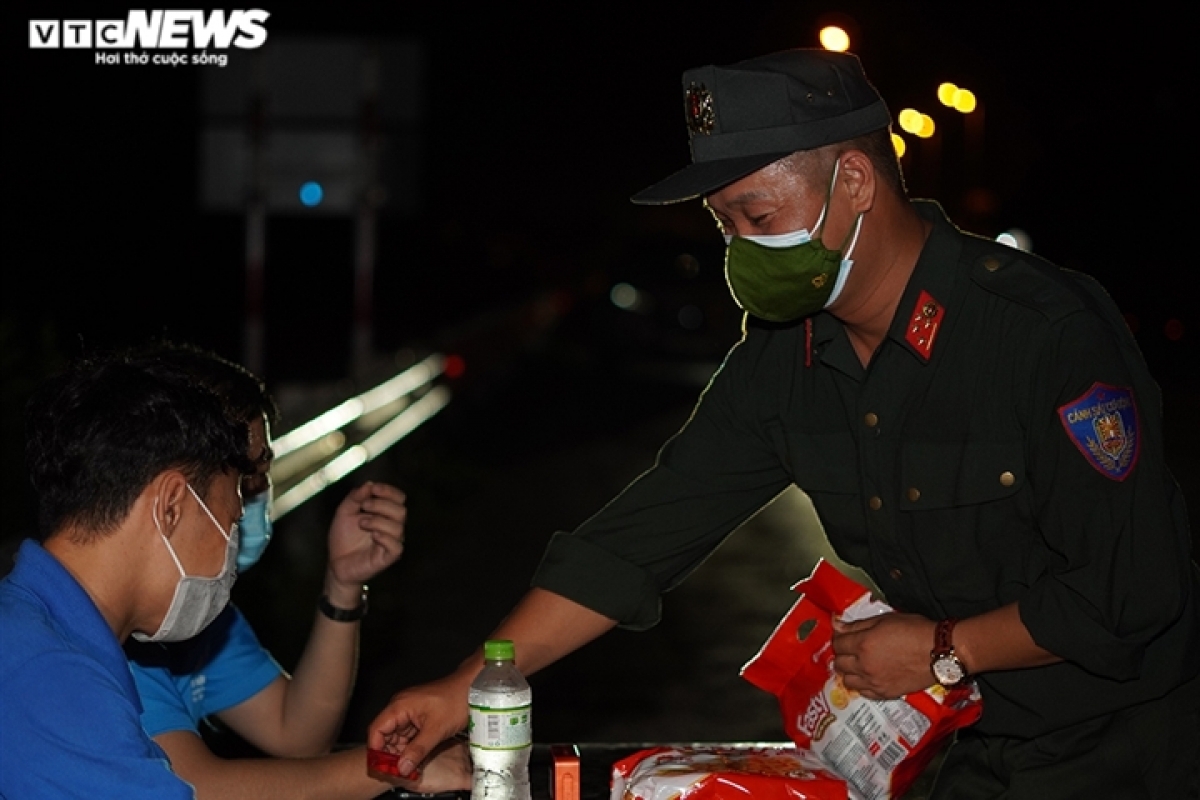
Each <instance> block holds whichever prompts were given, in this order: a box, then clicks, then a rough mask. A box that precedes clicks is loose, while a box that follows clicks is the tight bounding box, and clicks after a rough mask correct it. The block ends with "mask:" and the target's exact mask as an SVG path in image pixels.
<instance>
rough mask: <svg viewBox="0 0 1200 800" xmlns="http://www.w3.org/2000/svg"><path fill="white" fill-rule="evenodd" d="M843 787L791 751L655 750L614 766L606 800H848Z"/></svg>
mask: <svg viewBox="0 0 1200 800" xmlns="http://www.w3.org/2000/svg"><path fill="white" fill-rule="evenodd" d="M848 796H849V795H848V794H847V790H846V782H845V781H844V780H842V779H841V778H838V777H837V776H835V775H831V774H830V773H829V772H828V771H827V770H826V769H825V768H824V766H823V765H822V764H821V762H820V761H818V760H817V759H816V758H814V757H813V755H812V753H808V752H806V751H804V750H800V749H798V748H795V747H791V746H788V747H770V746H720V745H713V746H691V747H654V748H651V749H649V750H642V751H640V752H637V753H634V754H633V755H631V756H628V757H626V758H623V759H621V760H620V761H618V762H617V763H616V764H614V765H613V775H612V792H611V794H610V800H746V798H748V797H749V798H754V800H847V798H848Z"/></svg>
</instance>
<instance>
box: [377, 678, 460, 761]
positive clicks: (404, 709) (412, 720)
mask: <svg viewBox="0 0 1200 800" xmlns="http://www.w3.org/2000/svg"><path fill="white" fill-rule="evenodd" d="M469 682H470V679H469V678H465V679H464V678H460V677H459V676H458V673H455V674H453V675H450V676H449V677H446V678H442V679H441V680H437V681H433V682H432V683H427V684H424V685H422V686H415V687H413V688H411V689H405V690H404V691H402V692H398V693H397V694H396V695H394V696H393V697H392V700H391V702H390V703H388V705H387V707H386V708H385V709H383V711H381V712H380V713H379V715H378V716H377V717H375V720H374V721H373V722H372V723H371V725H370V727H369V728H368V729H367V746H368V747H371V748H373V749H375V750H385V751H387V752H389V753H394V754H396V755H398V756H400V764H399V769H400V773H401V774H402V775H407V774H409V773H410V772H412V770H413V767H414V766H415V765H417V764H420V763H421V762H423V761H425V759H426V757H428V756H429V755H430V754H431V753H435V751H436V750H437V747H438V745H440V744H441V743H442V742H444V741H445V740H447V739H449V738H450V737H451V736H453V735H454V734H455V733H457V732H458V731H460V730H462V729H463V728H464V727H466V724H467V688H468V685H469ZM435 760H436V759H435ZM433 763H434V762H432V761H431V762H430V764H431V765H432V764H433ZM439 770H440V768H439Z"/></svg>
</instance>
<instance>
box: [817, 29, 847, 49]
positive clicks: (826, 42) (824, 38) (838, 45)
mask: <svg viewBox="0 0 1200 800" xmlns="http://www.w3.org/2000/svg"><path fill="white" fill-rule="evenodd" d="M820 39H821V46H822V47H824V48H825V49H826V50H832V51H834V52H835V53H844V52H846V51H847V50H849V49H850V35H849V34H848V33H846V31H845V30H843V29H842V28H839V27H838V26H837V25H826V26H825V27H824V28H821V33H820Z"/></svg>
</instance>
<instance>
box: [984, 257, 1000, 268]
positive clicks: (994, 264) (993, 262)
mask: <svg viewBox="0 0 1200 800" xmlns="http://www.w3.org/2000/svg"><path fill="white" fill-rule="evenodd" d="M983 268H984V269H986V270H987V271H988V272H995V271H996V270H998V269H1000V259H998V258H996V257H995V256H988V257H987V258H985V259H984V260H983Z"/></svg>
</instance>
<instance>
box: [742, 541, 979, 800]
mask: <svg viewBox="0 0 1200 800" xmlns="http://www.w3.org/2000/svg"><path fill="white" fill-rule="evenodd" d="M793 590H794V591H797V592H799V593H800V594H801V597H800V599H799V600H798V601H797V602H796V604H795V605H794V606H792V608H791V610H790V611H788V613H787V616H785V617H784V618H783V621H782V622H780V623H779V626H778V627H777V628H776V629H775V632H774V633H772V634H771V637H770V638H769V639H768V640H767V642H766V644H764V645H763V648H762V650H760V651H759V653H758V655H756V656H755V657H754V658H753V659H751V660H750V661H749V663H747V664H746V666H744V667H743V668H742V677H743V678H745V679H746V680H748V681H750V683H752V684H754V685H755V686H757V687H759V688H760V689H764V690H766V691H768V692H770V693H771V694H773V695H775V696H776V697H778V698H779V707H780V710H781V711H782V712H783V724H784V729H785V730H786V731H787V734H788V736H789V737H790V738H791V739H792V741H794V742H795V743H796V744H797V746H799V747H800V748H801V749H803V750H810V751H811V752H812V754H813V755H815V756H816V757H817V758H818V759H820V762H821V763H822V764H823V765H824V766H825V767H826V768H827V769H829V770H830V771H832V772H834V773H835V774H837V775H839V776H840V777H842V778H844V779H845V780H846V782H847V783H848V784H849V789H850V797H851V798H853V799H854V800H882V798H891V797H898V796H900V795H902V794H903V793H904V792H905V791H906V790H907V789H908V788H909V786H911V785H912V782H913V781H914V780H916V778H917V776H918V775H920V774H921V771H922V770H923V769H924V768H925V767H926V766H927V765H928V764H929V762H930V760H931V759H932V758H933V757H934V756H935V755H936V754H937V752H938V745H939V743H940V742H941V741H942V740H943V739H945V737H946V736H948V735H949V734H950V733H952V732H953V731H954V730H956V729H958V728H961V727H964V726H967V725H970V724H972V723H974V722H975V721H976V720H978V719H979V716H980V714H982V713H983V704H982V700H981V698H980V695H979V690H978V688H977V687H976V686H975V683H974V682H973V681H972V682H969V683H967V684H965V685H963V686H957V687H955V688H953V689H949V690H948V689H945V688H943V687H942V686H941V685H939V684H934V685H932V686H930V687H929V688H928V689H925V690H924V691H920V692H913V693H912V694H909V695H905V696H904V697H903V698H900V699H897V700H886V701H876V700H868V699H866V698H864V697H860V696H859V695H858V693H857V692H855V691H853V690H851V689H847V688H846V687H845V686H844V685H842V681H841V678H840V676H838V675H837V674H836V673H835V672H834V670H833V619H834V617H835V616H836V617H838V618H839V619H841V620H843V621H846V622H853V621H856V620H860V619H867V618H869V617H873V616H876V615H878V614H885V613H888V612H890V611H891V610H892V609H891V607H890V606H888V605H886V604H884V603H881V602H879V601H878V600H875V599H873V598H872V597H871V593H870V592H869V591H868V590H867V589H866V588H865V587H864V586H862V585H861V584H859V583H856V582H855V581H853V580H851V579H850V578H848V577H846V576H845V575H843V574H842V573H841V572H839V571H838V570H837V569H836V568H835V567H833V566H832V565H830V564H829V563H827V562H826V561H824V560H822V561H820V562H819V563H818V564H817V566H816V568H814V569H813V572H812V575H810V576H809V577H808V578H805V579H804V580H802V581H800V582H799V583H798V584H796V585H795V586H794V587H793ZM932 644H933V643H932V642H930V645H931V646H932Z"/></svg>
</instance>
